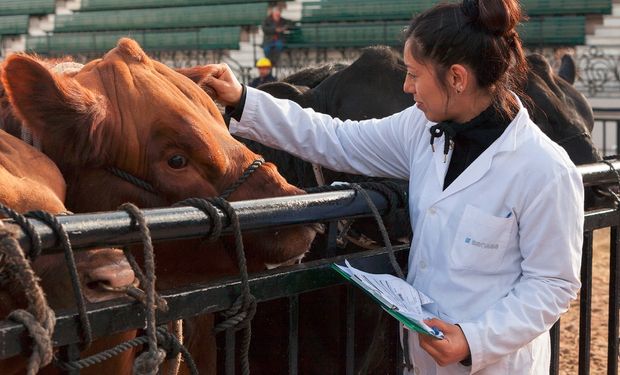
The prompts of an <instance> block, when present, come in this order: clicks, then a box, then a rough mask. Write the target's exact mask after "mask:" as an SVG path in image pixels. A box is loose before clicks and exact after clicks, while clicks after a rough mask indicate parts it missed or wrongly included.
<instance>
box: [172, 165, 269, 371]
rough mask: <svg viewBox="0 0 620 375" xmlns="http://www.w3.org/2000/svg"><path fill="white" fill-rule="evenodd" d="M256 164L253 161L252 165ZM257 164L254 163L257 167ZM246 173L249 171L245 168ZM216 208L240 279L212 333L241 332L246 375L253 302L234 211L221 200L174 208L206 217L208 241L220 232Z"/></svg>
mask: <svg viewBox="0 0 620 375" xmlns="http://www.w3.org/2000/svg"><path fill="white" fill-rule="evenodd" d="M255 163H256V162H255ZM260 164H262V162H261V163H258V164H257V168H258V166H260ZM248 170H249V169H248ZM214 205H215V206H217V207H219V208H220V209H221V210H222V211H223V212H224V213H225V214H226V215H228V218H229V219H230V223H231V226H232V230H233V235H234V238H235V253H236V256H237V265H238V267H239V273H240V276H241V294H240V295H239V297H238V298H237V299H236V300H235V302H234V303H233V305H232V306H231V307H230V309H228V310H226V311H224V312H223V313H222V315H223V316H224V318H225V320H224V321H222V322H220V323H219V324H217V325H216V326H215V327H214V329H213V331H214V332H215V333H216V334H217V333H220V332H222V331H225V330H228V329H234V330H235V331H238V330H241V329H243V337H242V340H241V349H240V350H241V373H242V374H243V375H249V373H250V360H249V350H250V343H251V336H252V326H251V323H252V318H254V314H256V299H255V298H254V296H253V295H252V294H251V293H250V285H249V276H248V270H247V263H246V258H245V251H244V247H243V236H242V234H241V225H240V224H239V217H238V216H237V213H236V212H235V210H234V208H233V207H232V206H231V205H230V203H229V202H228V201H226V200H225V199H224V198H222V197H216V198H209V199H199V198H190V199H186V200H183V201H180V202H178V203H176V204H174V206H191V207H196V208H198V209H200V210H201V211H203V212H204V213H205V214H206V215H208V217H209V219H210V221H211V222H212V223H213V224H212V229H211V232H210V233H208V234H207V236H208V238H209V239H213V238H217V237H218V236H219V235H220V234H221V231H222V223H221V219H220V217H219V212H218V211H217V209H216V208H215V207H214Z"/></svg>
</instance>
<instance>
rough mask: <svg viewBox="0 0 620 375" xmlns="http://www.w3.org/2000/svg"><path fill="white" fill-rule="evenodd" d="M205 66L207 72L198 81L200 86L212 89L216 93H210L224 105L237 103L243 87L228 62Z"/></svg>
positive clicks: (206, 89)
mask: <svg viewBox="0 0 620 375" xmlns="http://www.w3.org/2000/svg"><path fill="white" fill-rule="evenodd" d="M204 68H205V73H206V74H205V76H204V78H202V79H201V80H200V81H199V83H198V84H199V85H200V87H202V88H203V89H204V90H205V91H207V92H209V91H208V90H209V89H210V90H211V91H212V92H213V93H214V94H213V95H211V94H209V95H211V97H212V98H213V99H214V100H216V101H218V102H219V103H221V104H223V105H227V106H235V105H237V103H239V100H240V99H241V93H242V91H243V88H242V87H241V84H240V83H239V81H238V80H237V78H236V77H235V74H234V73H233V72H232V70H230V67H229V66H228V64H213V65H206V66H205V67H204Z"/></svg>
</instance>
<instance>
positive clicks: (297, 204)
mask: <svg viewBox="0 0 620 375" xmlns="http://www.w3.org/2000/svg"><path fill="white" fill-rule="evenodd" d="M368 194H369V196H370V198H371V199H372V201H373V203H374V204H375V206H376V207H377V209H378V210H379V212H381V213H384V212H385V210H386V209H387V208H388V201H387V198H386V197H385V196H384V195H382V194H381V193H378V192H376V191H373V190H368ZM231 205H232V206H233V208H234V209H235V211H236V212H237V216H238V217H239V223H240V225H241V228H242V229H243V230H244V231H246V230H258V229H263V228H267V227H278V226H285V225H299V224H309V223H315V222H318V221H330V220H334V219H339V218H344V217H363V216H369V215H371V211H370V208H369V207H368V204H367V203H366V201H365V199H364V198H363V197H362V196H361V195H359V194H356V193H355V190H343V191H336V192H328V193H316V194H307V195H296V196H288V197H278V198H268V199H257V200H251V201H237V202H231ZM143 212H144V215H145V218H146V222H147V223H148V226H149V229H150V231H151V236H152V239H153V241H154V242H156V241H163V240H171V239H187V238H197V237H202V236H204V235H205V234H206V233H209V231H210V230H211V229H212V224H213V223H212V222H211V219H210V218H209V217H208V216H207V215H206V214H205V213H204V212H202V211H201V210H199V209H197V208H193V207H173V208H156V209H144V210H143ZM218 212H219V215H220V218H221V220H222V224H223V226H224V228H223V233H230V230H231V229H230V225H229V224H230V220H229V218H228V217H227V216H226V215H225V214H224V213H223V212H222V211H221V210H218ZM29 221H30V222H31V223H33V224H34V226H35V229H36V230H37V232H38V233H39V235H40V236H41V240H42V243H43V248H44V249H45V251H44V253H51V252H60V251H61V250H62V249H61V247H60V245H59V243H58V239H57V236H56V234H55V233H54V232H53V231H52V229H51V228H50V227H49V226H48V225H46V224H45V223H43V222H41V221H39V220H36V219H30V220H29ZM58 221H59V222H60V223H61V224H62V225H63V227H64V228H65V230H66V231H67V233H68V234H69V239H70V240H71V244H72V247H73V249H74V250H82V249H88V248H93V247H115V246H125V245H131V244H136V243H140V233H139V232H138V231H137V230H136V229H135V228H132V226H131V218H130V216H129V214H127V213H126V212H124V211H110V212H99V213H90V214H75V215H69V216H59V217H58ZM15 229H16V230H17V231H18V232H19V233H20V234H19V236H18V238H19V243H20V245H21V246H22V248H23V249H24V251H28V250H29V249H30V240H29V238H28V237H27V236H26V235H25V234H24V233H23V232H22V231H21V228H18V227H17V228H15Z"/></svg>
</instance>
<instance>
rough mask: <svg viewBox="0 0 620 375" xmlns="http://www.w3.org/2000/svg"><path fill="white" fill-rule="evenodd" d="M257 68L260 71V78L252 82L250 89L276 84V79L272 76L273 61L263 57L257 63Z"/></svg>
mask: <svg viewBox="0 0 620 375" xmlns="http://www.w3.org/2000/svg"><path fill="white" fill-rule="evenodd" d="M256 68H257V69H258V77H256V78H254V79H253V80H252V82H250V87H258V86H260V85H262V84H263V83H268V82H275V81H277V79H276V77H274V76H273V74H271V68H272V65H271V61H270V60H269V59H268V58H266V57H261V58H260V59H258V60H257V61H256Z"/></svg>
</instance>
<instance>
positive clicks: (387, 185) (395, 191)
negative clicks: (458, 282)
mask: <svg viewBox="0 0 620 375" xmlns="http://www.w3.org/2000/svg"><path fill="white" fill-rule="evenodd" d="M431 140H432V138H431ZM364 188H368V189H371V190H375V191H378V192H380V193H381V194H383V195H384V196H385V197H386V199H387V200H388V207H389V208H388V213H387V214H386V215H392V214H394V212H395V210H396V208H397V207H398V205H399V204H401V205H403V206H404V205H405V204H406V202H407V193H406V192H405V191H404V189H402V188H401V187H400V186H399V185H398V184H397V183H395V182H391V181H384V182H364V183H360V184H342V185H335V186H321V187H318V188H311V189H306V191H307V192H310V191H312V192H316V191H337V190H346V189H354V190H355V191H356V192H359V193H360V194H361V195H362V197H363V198H364V200H366V204H367V205H368V207H369V208H370V210H371V211H372V214H373V217H374V218H375V221H376V222H377V225H378V226H379V232H380V233H381V237H382V239H383V243H384V245H385V247H386V249H387V253H388V258H389V259H390V263H391V265H392V268H393V269H394V271H395V272H396V275H397V276H398V277H400V278H401V279H405V274H404V272H403V270H402V268H401V267H400V265H399V264H398V262H397V261H396V256H395V255H394V248H393V247H392V242H391V241H390V237H389V235H388V233H387V229H386V228H385V224H384V223H383V219H382V218H381V214H380V213H379V210H378V209H377V206H376V205H375V204H374V202H373V201H372V199H371V198H370V196H369V195H368V192H366V190H365V189H364ZM367 358H368V357H367ZM403 359H404V364H403V365H404V366H405V367H406V368H408V369H412V368H413V364H412V362H411V358H410V357H409V331H408V330H407V329H403Z"/></svg>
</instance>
